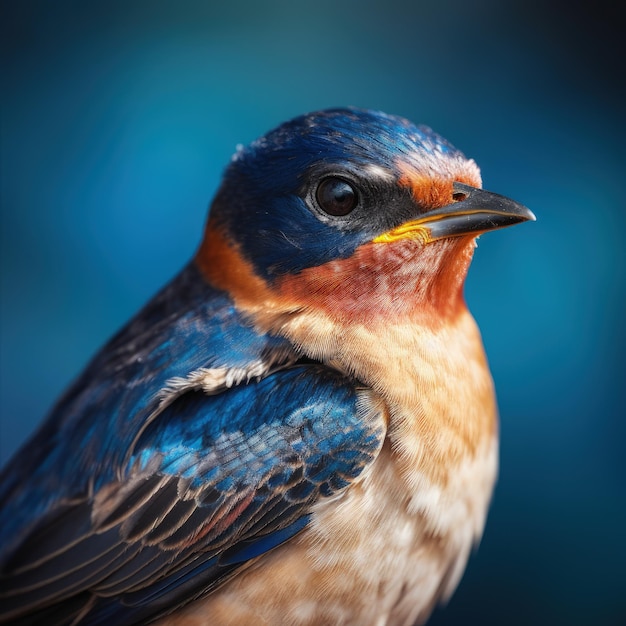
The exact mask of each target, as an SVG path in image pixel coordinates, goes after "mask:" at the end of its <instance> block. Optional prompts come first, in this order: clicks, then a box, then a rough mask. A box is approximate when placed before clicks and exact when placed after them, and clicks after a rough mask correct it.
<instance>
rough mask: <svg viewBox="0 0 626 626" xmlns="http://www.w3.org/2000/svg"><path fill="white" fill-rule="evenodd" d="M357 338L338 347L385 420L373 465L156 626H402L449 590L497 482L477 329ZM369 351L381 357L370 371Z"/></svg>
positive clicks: (356, 333)
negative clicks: (276, 543) (346, 347)
mask: <svg viewBox="0 0 626 626" xmlns="http://www.w3.org/2000/svg"><path fill="white" fill-rule="evenodd" d="M377 332H378V333H380V332H381V331H380V329H379V330H378V331H377ZM367 335H368V331H367V329H364V328H360V329H357V328H353V329H352V337H351V339H349V338H348V336H347V335H345V334H344V340H351V341H352V342H353V343H352V345H353V347H355V346H356V345H358V346H359V352H358V355H359V356H358V358H356V357H355V354H356V353H355V352H352V356H351V360H350V365H349V368H350V369H351V370H352V372H353V373H354V374H356V375H357V376H359V379H360V380H363V381H364V382H367V384H368V386H370V387H371V388H372V389H374V391H375V394H377V395H378V398H379V400H380V401H382V402H383V403H384V405H385V407H386V409H385V410H386V413H387V417H388V437H387V439H386V441H385V444H384V446H383V448H382V450H381V453H380V455H379V456H378V458H377V459H376V461H375V462H374V463H373V464H372V465H371V466H370V467H369V468H368V469H367V470H366V471H365V472H364V474H363V475H362V478H361V480H360V481H359V482H358V483H357V484H354V485H352V486H351V487H350V488H349V489H347V490H346V491H345V492H344V493H342V494H341V495H340V496H339V497H336V498H334V499H332V500H328V501H323V502H320V503H318V504H317V505H316V506H315V509H314V512H313V517H312V521H311V523H310V524H309V526H307V528H306V529H305V530H304V531H303V532H302V533H301V534H300V535H299V536H298V537H296V538H295V539H294V540H292V541H291V542H288V543H287V544H284V545H282V546H280V547H278V548H277V549H275V550H274V551H272V552H271V553H269V554H267V555H265V556H264V557H262V558H260V559H258V560H257V561H256V562H254V563H253V564H252V565H251V566H250V567H249V568H248V569H246V570H245V571H243V572H241V573H240V574H239V575H238V577H237V578H236V579H234V580H232V581H231V582H230V583H229V585H226V586H224V587H223V588H221V589H218V590H217V591H215V592H213V593H212V594H211V595H209V596H208V597H206V598H205V599H202V600H199V601H197V602H195V603H194V604H192V605H190V606H189V607H188V608H187V609H186V610H184V611H183V612H182V613H177V614H176V618H169V621H167V622H162V623H161V624H162V626H164V625H165V624H168V625H172V624H181V625H182V624H186V625H187V624H201V623H205V621H204V620H206V618H207V616H210V617H211V619H210V623H211V624H216V625H217V624H231V625H235V624H250V623H256V624H293V625H299V626H302V625H313V624H354V625H367V624H372V625H374V624H376V625H382V624H407V625H409V624H415V623H418V622H420V621H424V620H425V619H426V618H427V617H428V615H429V614H430V612H431V611H432V608H433V607H434V605H435V603H436V602H437V601H438V600H440V599H445V598H447V597H449V595H450V594H451V593H452V592H453V591H454V588H455V587H456V585H457V584H458V581H459V579H460V577H461V575H462V573H463V570H464V568H465V564H466V561H467V558H468V555H469V552H470V550H471V547H472V545H473V543H474V542H475V541H477V540H478V539H479V538H480V536H481V534H482V529H483V526H484V522H485V516H486V511H487V507H488V503H489V500H490V496H491V492H492V489H493V484H494V481H495V476H496V470H497V424H496V409H495V400H494V394H493V387H492V382H491V376H490V374H489V371H488V368H487V365H486V361H485V357H484V353H483V349H482V343H481V340H480V336H479V334H478V330H477V329H476V326H475V324H474V322H473V319H472V318H471V316H470V315H469V313H467V312H466V313H464V314H461V315H459V316H458V319H457V320H456V322H455V323H454V324H446V325H445V327H442V328H441V330H438V331H435V330H432V329H431V330H428V331H427V330H425V329H424V328H423V327H421V326H419V325H417V326H413V327H412V328H410V327H407V326H403V325H395V326H394V325H392V326H388V327H386V331H385V336H384V337H381V336H380V334H379V337H378V338H379V340H381V339H382V340H384V343H382V344H381V343H378V342H377V343H375V344H373V343H372V342H371V341H370V342H369V344H368V341H367V339H368V337H367ZM369 339H370V340H371V337H370V338H369ZM368 345H369V348H368V347H367V346H368ZM381 345H383V346H394V350H391V349H387V350H385V351H384V353H385V364H384V366H383V365H382V364H379V365H378V366H377V365H376V362H377V361H378V362H380V361H381V350H380V346H381ZM375 348H378V349H375ZM337 356H340V355H339V354H337ZM339 365H340V366H341V363H339ZM345 366H346V368H347V367H348V364H345ZM367 377H369V379H368V378H367Z"/></svg>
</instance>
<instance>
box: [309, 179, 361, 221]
mask: <svg viewBox="0 0 626 626" xmlns="http://www.w3.org/2000/svg"><path fill="white" fill-rule="evenodd" d="M358 201H359V197H358V195H357V192H356V189H355V188H354V187H353V186H352V185H351V184H350V183H348V182H346V181H345V180H343V179H341V178H325V179H324V180H323V181H322V182H321V183H320V184H319V187H318V188H317V202H318V204H319V205H320V207H321V209H322V210H323V211H324V212H325V213H328V214H329V215H348V213H350V211H352V210H353V209H354V207H355V206H356V205H357V203H358Z"/></svg>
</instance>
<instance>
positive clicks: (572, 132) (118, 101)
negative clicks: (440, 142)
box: [0, 0, 626, 625]
mask: <svg viewBox="0 0 626 626" xmlns="http://www.w3.org/2000/svg"><path fill="white" fill-rule="evenodd" d="M532 4H533V3H529V2H527V1H513V2H498V1H497V0H482V1H477V2H463V1H459V2H455V1H452V0H426V1H424V0H423V1H418V2H408V1H405V2H402V1H399V0H385V1H384V2H383V1H380V2H376V1H369V2H368V1H363V0H361V1H360V2H356V1H355V2H342V1H339V0H333V1H327V0H318V1H317V2H309V3H302V4H300V3H297V2H288V1H286V0H285V1H277V0H274V1H268V2H264V3H256V2H241V1H237V0H232V1H231V2H228V3H225V2H224V3H212V2H206V1H200V0H198V1H195V2H194V1H184V0H176V1H173V0H172V1H158V0H152V1H150V2H148V1H146V0H139V1H135V2H119V1H117V0H114V1H109V2H106V3H85V2H81V1H68V0H59V1H57V2H54V3H52V2H35V1H32V0H24V1H22V2H19V3H18V2H13V3H4V5H3V7H4V8H3V13H4V15H3V17H2V20H1V22H2V30H3V32H2V34H1V39H2V48H3V55H2V56H3V65H4V67H3V76H2V81H3V88H2V93H3V96H2V121H1V123H2V141H1V151H2V152H1V167H2V170H1V188H0V193H1V196H0V200H1V210H2V214H1V280H2V283H1V292H0V296H1V302H0V307H1V308H0V314H1V317H0V332H1V344H0V346H1V352H0V359H1V361H0V364H1V370H0V392H1V393H0V461H1V462H2V463H5V462H6V461H7V460H8V459H9V458H10V456H11V455H12V454H13V453H14V452H15V450H16V449H17V448H18V447H19V446H20V445H21V444H22V443H23V442H24V441H25V439H26V438H27V436H28V435H29V433H31V432H32V431H33V429H34V428H35V427H36V425H37V424H38V423H39V422H40V420H41V419H42V418H43V417H44V416H45V414H46V413H47V411H48V410H49V408H50V406H51V404H52V403H53V402H54V400H55V399H56V398H57V397H58V396H59V394H60V393H61V392H62V391H63V390H64V388H65V387H66V386H67V385H68V384H69V383H70V381H71V380H72V379H73V378H74V377H75V376H76V375H77V374H78V373H79V371H80V370H81V368H82V367H83V366H84V365H85V364H86V362H87V360H88V359H89V358H90V356H91V355H93V353H94V352H95V350H96V349H97V348H98V347H99V346H100V345H101V344H102V343H103V342H104V341H105V340H106V339H107V338H108V337H109V336H110V335H111V334H112V333H113V332H114V331H115V330H116V329H117V328H119V327H120V325H121V324H122V323H123V322H124V321H125V320H126V319H128V317H129V316H130V315H131V314H133V313H134V312H135V311H136V310H137V309H138V308H139V307H140V306H141V305H142V304H143V303H144V302H145V301H146V300H147V299H148V298H149V297H150V296H151V295H152V294H153V293H154V292H155V291H156V290H157V289H158V288H159V287H160V286H161V285H163V284H164V283H165V281H167V280H168V279H169V278H170V277H172V276H173V275H174V274H175V273H176V272H177V271H178V270H179V269H180V268H181V267H182V266H183V264H184V263H186V261H187V260H188V259H189V258H190V256H191V255H192V254H193V252H194V250H195V247H196V246H197V244H198V243H199V239H200V236H201V231H202V227H203V224H204V221H205V217H206V209H207V206H208V203H209V201H210V199H211V197H212V195H213V193H214V192H215V190H216V188H217V186H218V184H219V181H220V176H221V173H222V170H223V168H224V167H225V165H226V164H227V162H228V160H229V158H230V156H231V154H232V152H233V151H234V149H235V146H236V144H238V143H247V142H249V141H251V140H252V139H254V138H256V137H257V136H259V135H261V134H263V133H265V132H266V131H267V130H269V129H270V128H272V127H274V126H275V125H277V124H278V123H280V122H281V121H283V120H285V119H288V118H290V117H293V116H295V115H298V114H300V113H303V112H305V111H311V110H314V109H318V108H323V107H328V106H336V105H349V104H352V105H358V106H361V107H368V108H375V109H382V110H384V111H387V112H389V113H395V114H400V115H404V116H406V117H408V118H410V119H412V120H413V121H415V122H420V123H425V124H428V125H430V126H432V127H433V128H434V129H436V130H437V131H438V132H439V133H441V134H442V135H444V136H445V137H446V138H448V139H449V140H450V141H451V142H452V143H453V144H455V145H456V146H457V147H458V148H460V149H461V150H463V151H464V152H465V153H466V154H467V155H468V156H471V157H473V158H475V159H476V161H477V162H478V164H479V165H480V166H481V168H482V171H483V180H484V185H485V187H486V188H488V189H491V190H493V191H497V192H499V193H502V194H505V195H508V196H510V197H512V198H515V199H516V200H518V201H520V202H522V203H524V204H526V205H527V206H529V207H530V208H531V209H532V210H533V211H534V212H535V213H536V215H537V218H538V220H537V222H536V223H534V224H525V225H522V226H518V227H516V228H513V229H510V230H506V231H502V232H499V233H496V234H490V235H486V236H484V237H483V238H481V240H480V243H479V248H478V250H477V253H476V256H475V260H474V263H473V267H472V270H471V272H470V278H469V280H468V284H467V288H466V294H467V300H468V302H469V304H470V307H471V309H472V311H473V312H474V314H475V316H476V318H477V319H478V322H479V324H480V326H481V329H482V331H483V336H484V340H485V344H486V347H487V352H488V355H489V358H490V362H491V366H492V370H493V374H494V377H495V380H496V385H497V389H498V394H499V404H500V409H501V418H502V419H501V431H502V446H501V453H502V461H501V474H500V480H499V483H498V486H497V490H496V494H495V499H494V502H493V506H492V509H491V513H490V516H489V521H488V524H487V529H486V533H485V537H484V539H483V541H482V544H481V546H480V550H479V551H478V552H477V554H476V555H475V556H474V557H472V559H471V561H470V564H469V567H468V570H467V573H466V575H465V577H464V579H463V581H462V583H461V586H460V588H459V590H458V592H457V593H456V594H455V596H454V597H453V599H452V601H451V602H450V604H449V605H448V607H447V608H446V609H439V610H438V611H437V612H436V614H435V616H434V617H433V619H432V620H431V622H430V623H431V624H437V625H444V624H446V625H453V624H512V625H516V624H520V625H521V624H534V625H543V624H546V625H547V624H570V625H572V624H590V623H593V624H607V625H608V624H615V625H617V624H624V623H626V589H625V587H626V585H625V581H626V579H625V578H624V563H625V562H626V533H625V532H624V530H625V529H626V486H625V485H626V455H625V453H624V445H625V442H626V426H625V422H624V418H625V417H626V410H625V407H624V404H625V402H624V386H625V384H626V377H625V376H624V368H623V366H624V354H625V349H626V341H625V330H624V328H625V323H624V321H625V320H624V317H625V312H626V307H625V305H626V298H625V292H626V287H625V283H626V281H625V266H626V262H625V261H626V258H625V257H626V255H625V252H624V245H623V240H624V233H625V230H626V213H625V206H624V205H625V198H626V193H624V190H623V189H622V185H623V184H624V174H625V159H624V149H623V146H624V140H625V136H624V134H625V133H624V106H625V100H624V86H625V82H624V80H623V59H624V45H623V41H624V37H623V30H622V25H621V24H620V23H619V19H618V16H617V11H618V4H616V3H614V8H613V9H610V8H609V7H608V3H607V5H606V6H604V7H603V6H602V4H596V5H594V8H593V10H591V9H589V10H588V11H587V10H585V9H584V8H582V4H581V5H580V6H579V5H578V4H576V3H574V4H567V5H565V4H564V5H563V7H562V8H560V7H558V6H557V4H556V3H543V4H540V3H537V5H536V6H534V7H533V6H532ZM98 5H99V6H98ZM611 11H613V14H612V13H611ZM620 19H621V18H620ZM620 76H621V78H619V77H620ZM26 454H27V452H26Z"/></svg>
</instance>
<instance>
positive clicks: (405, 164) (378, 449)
mask: <svg viewBox="0 0 626 626" xmlns="http://www.w3.org/2000/svg"><path fill="white" fill-rule="evenodd" d="M480 184H481V182H480V175H479V172H478V168H477V166H476V165H475V163H474V162H473V161H471V160H468V159H466V158H465V157H464V156H463V155H462V154H461V153H460V152H459V151H458V150H456V149H455V148H453V147H452V146H451V145H450V144H449V143H447V142H446V141H445V140H443V139H442V138H441V137H439V136H438V135H436V134H435V133H433V132H432V131H431V130H429V129H427V128H425V127H415V126H413V125H412V124H411V123H410V122H408V121H406V120H403V119H401V118H397V117H393V116H387V115H385V114H382V113H378V112H370V111H362V110H358V109H334V110H329V111H322V112H318V113H313V114H310V115H306V116H302V117H300V118H296V119H295V120H292V121H291V122H288V123H286V124H284V125H282V126H280V127H279V128H278V129H276V130H274V131H272V132H270V133H268V134H267V135H266V136H264V137H263V138H261V139H259V140H257V141H256V142H254V143H252V144H251V145H250V146H249V147H247V148H242V149H240V150H239V151H238V152H237V153H236V154H235V156H234V157H233V160H232V162H231V164H230V165H229V167H228V168H227V170H226V172H225V175H224V180H223V183H222V186H221V187H220V190H219V191H218V193H217V195H216V198H215V200H214V202H213V204H212V207H211V211H210V215H209V220H208V223H207V227H206V232H205V236H204V240H203V242H202V244H201V246H200V248H199V250H198V252H197V254H196V256H195V257H194V259H193V260H192V261H191V262H190V264H189V265H188V266H187V267H186V268H185V269H184V270H183V271H182V272H181V273H180V274H179V276H177V277H176V278H175V279H174V280H173V281H172V282H171V283H170V284H169V285H168V286H167V287H165V288H164V289H163V290H162V291H161V292H160V293H159V294H158V295H157V296H156V297H155V298H154V299H153V300H152V301H151V302H150V303H148V305H146V307H145V308H144V309H143V310H142V311H141V312H140V313H139V314H138V315H137V316H136V317H135V318H134V319H133V320H131V322H129V323H128V325H127V326H125V327H124V328H123V329H122V330H121V331H120V332H119V333H118V334H117V335H116V336H115V337H114V338H113V339H112V340H111V341H110V342H109V343H108V344H107V345H106V346H105V347H104V348H103V350H102V351H101V352H100V353H99V354H98V355H96V357H95V358H94V359H93V361H92V362H91V364H90V365H89V366H88V367H87V369H86V370H85V372H84V373H83V374H82V375H81V377H80V378H79V379H78V380H77V381H76V382H75V383H74V385H73V386H72V387H71V388H70V390H69V391H68V392H67V393H66V395H65V396H64V397H63V398H62V399H61V400H60V402H59V403H58V405H57V406H56V407H55V409H54V410H53V412H52V414H51V416H50V417H49V418H48V420H47V421H46V422H45V423H44V424H43V426H42V427H41V428H40V430H39V431H38V433H36V434H35V436H34V437H33V439H31V441H30V442H28V443H27V444H26V445H25V447H24V448H23V449H22V450H21V451H20V452H18V453H17V455H16V456H15V457H14V459H13V460H12V462H11V463H10V464H9V465H8V466H7V467H6V468H5V470H4V472H3V474H2V477H1V482H0V505H1V508H0V528H2V550H1V553H0V622H3V621H7V620H8V621H11V622H12V623H13V622H15V623H23V624H27V623H40V622H41V623H43V622H45V623H47V624H55V623H58V624H61V623H67V624H69V623H79V622H80V623H86V624H109V623H116V624H119V625H122V624H134V623H142V622H146V621H151V620H155V619H158V620H159V623H161V624H163V625H165V624H194V623H198V624H200V623H210V624H222V623H225V624H226V623H232V624H237V623H240V624H246V623H253V622H254V623H267V624H275V623H291V624H319V623H337V624H366V623H372V624H374V623H376V624H383V623H389V624H412V623H416V622H417V621H423V620H424V619H426V618H427V617H428V615H429V613H430V611H431V610H432V607H433V606H434V604H435V603H436V601H437V600H439V599H442V598H445V597H448V596H449V595H450V593H452V591H453V590H454V588H455V586H456V584H457V583H458V580H459V578H460V576H461V574H462V571H463V569H464V566H465V562H466V559H467V555H468V553H469V550H470V548H471V546H472V544H473V542H474V541H475V540H476V539H478V538H479V537H480V534H481V532H482V528H483V525H484V519H485V515H486V510H487V506H488V502H489V499H490V495H491V490H492V487H493V482H494V480H495V475H496V467H497V417H496V406H495V399H494V394H493V387H492V382H491V377H490V374H489V370H488V367H487V363H486V359H485V357H484V353H483V349H482V343H481V340H480V335H479V333H478V329H477V328H476V325H475V323H474V321H473V319H472V318H471V315H470V314H469V312H468V311H467V308H466V307H465V303H464V300H463V293H462V289H463V282H464V279H465V275H466V272H467V269H468V267H469V263H470V261H471V257H472V253H473V248H474V239H475V236H476V235H477V234H479V233H480V232H483V231H485V230H491V229H493V228H498V227H502V226H506V225H509V224H511V223H516V222H519V221H523V220H525V219H532V214H531V213H530V212H529V211H528V210H527V209H525V208H524V207H521V205H517V204H515V203H513V202H512V201H509V200H507V199H504V198H502V197H500V196H496V195H495V194H488V192H482V191H480V190H479V189H478V188H479V187H480Z"/></svg>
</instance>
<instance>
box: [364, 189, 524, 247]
mask: <svg viewBox="0 0 626 626" xmlns="http://www.w3.org/2000/svg"><path fill="white" fill-rule="evenodd" d="M452 191H453V194H454V198H455V202H453V203H452V204H448V205H446V206H444V207H441V208H438V209H434V210H432V211H429V212H428V213H424V214H423V215H420V217H419V218H417V219H416V220H411V221H409V222H405V223H404V224H401V225H400V226H398V227H397V228H394V229H393V230H390V231H388V232H386V233H383V234H382V235H380V236H378V237H376V238H375V239H374V243H390V242H392V241H397V240H399V239H420V240H421V241H423V242H424V243H430V242H431V241H437V240H438V239H445V238H446V237H459V236H461V235H479V234H480V233H484V232H487V231H489V230H496V229H498V228H505V227H507V226H513V224H519V223H520V222H526V221H528V220H530V221H535V216H534V215H533V213H532V211H530V209H527V208H526V207H525V206H523V205H521V204H519V203H517V202H515V201H514V200H511V199H510V198H507V197H505V196H501V195H500V194H497V193H493V192H491V191H486V190H484V189H478V188H476V187H471V186H470V185H465V184H464V183H459V182H454V183H453V185H452ZM457 198H458V199H457Z"/></svg>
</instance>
